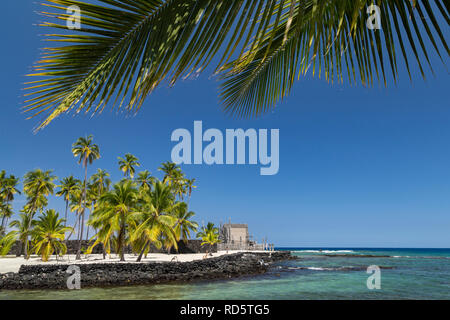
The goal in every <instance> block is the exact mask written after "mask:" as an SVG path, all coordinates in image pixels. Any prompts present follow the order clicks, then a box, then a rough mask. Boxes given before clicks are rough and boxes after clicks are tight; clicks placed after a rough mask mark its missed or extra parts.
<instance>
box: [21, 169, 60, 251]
mask: <svg viewBox="0 0 450 320" xmlns="http://www.w3.org/2000/svg"><path fill="white" fill-rule="evenodd" d="M51 173H52V171H50V170H47V171H42V170H41V169H37V170H34V171H30V172H28V173H27V174H26V175H25V177H24V182H23V190H24V192H25V194H26V195H27V199H28V201H27V204H26V205H25V207H24V211H25V212H26V213H27V214H29V215H30V219H28V222H29V223H31V222H32V221H33V217H34V215H35V214H36V212H37V211H38V210H40V211H42V210H43V208H44V207H45V206H47V203H48V200H47V197H48V196H49V195H51V194H53V192H54V188H55V184H54V183H53V181H54V180H55V179H56V177H55V176H53V175H52V174H51ZM28 229H31V225H29V226H28ZM28 244H29V243H28V241H25V258H26V259H29V252H30V250H28Z"/></svg>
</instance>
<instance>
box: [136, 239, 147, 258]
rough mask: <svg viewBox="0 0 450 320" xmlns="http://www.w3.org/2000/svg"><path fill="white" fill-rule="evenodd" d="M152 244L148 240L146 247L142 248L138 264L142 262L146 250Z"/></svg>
mask: <svg viewBox="0 0 450 320" xmlns="http://www.w3.org/2000/svg"><path fill="white" fill-rule="evenodd" d="M149 244H150V240H147V242H146V243H145V245H144V247H143V248H142V251H141V253H140V254H139V257H138V258H137V260H136V262H141V260H142V256H143V255H144V252H145V249H147V246H148V245H149Z"/></svg>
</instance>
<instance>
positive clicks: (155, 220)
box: [131, 181, 180, 261]
mask: <svg viewBox="0 0 450 320" xmlns="http://www.w3.org/2000/svg"><path fill="white" fill-rule="evenodd" d="M179 206H180V203H175V197H174V195H173V194H172V189H171V188H170V186H168V185H166V184H164V183H162V182H160V181H155V182H154V183H153V186H152V188H149V189H146V190H145V191H144V192H142V193H141V201H140V207H139V209H138V215H136V220H137V221H139V223H138V224H137V225H136V226H135V228H134V232H133V233H132V236H131V240H132V241H133V240H137V239H139V240H141V244H142V245H143V246H142V247H141V252H140V254H139V257H138V259H137V261H141V259H142V256H143V254H144V253H145V252H146V251H147V250H148V249H149V246H150V244H151V243H153V244H154V245H156V247H158V248H160V247H161V246H162V245H165V247H166V249H167V250H168V251H170V248H171V247H175V248H178V244H177V237H176V233H175V230H174V226H175V224H176V217H175V216H174V215H173V213H174V212H175V211H176V210H177V208H178V207H179Z"/></svg>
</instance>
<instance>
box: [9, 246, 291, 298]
mask: <svg viewBox="0 0 450 320" xmlns="http://www.w3.org/2000/svg"><path fill="white" fill-rule="evenodd" d="M290 259H295V258H294V257H293V256H292V255H291V253H290V252H289V251H275V252H240V253H233V254H227V255H223V256H220V257H214V258H208V259H204V260H196V261H190V262H146V263H132V262H128V263H127V262H114V263H92V264H77V265H75V266H77V267H79V269H80V276H81V283H80V284H81V288H88V287H112V286H130V285H148V284H157V283H165V282H190V281H196V280H197V281H198V280H212V279H228V278H235V277H240V276H246V275H256V274H262V273H265V272H266V271H267V270H268V268H269V267H270V264H271V263H274V262H277V261H282V260H290ZM69 266H74V265H68V264H66V265H64V264H60V265H55V264H49V265H42V264H40V265H22V266H21V267H20V270H19V272H18V273H6V274H0V290H28V289H31V290H32V289H34V290H40V289H67V280H68V278H69V277H70V276H71V273H67V269H68V268H69Z"/></svg>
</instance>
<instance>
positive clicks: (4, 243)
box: [0, 231, 17, 256]
mask: <svg viewBox="0 0 450 320" xmlns="http://www.w3.org/2000/svg"><path fill="white" fill-rule="evenodd" d="M16 239H17V231H11V232H9V233H8V234H6V235H5V236H0V256H6V255H7V254H8V253H9V252H10V251H11V248H12V247H13V246H14V244H15V243H16Z"/></svg>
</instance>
